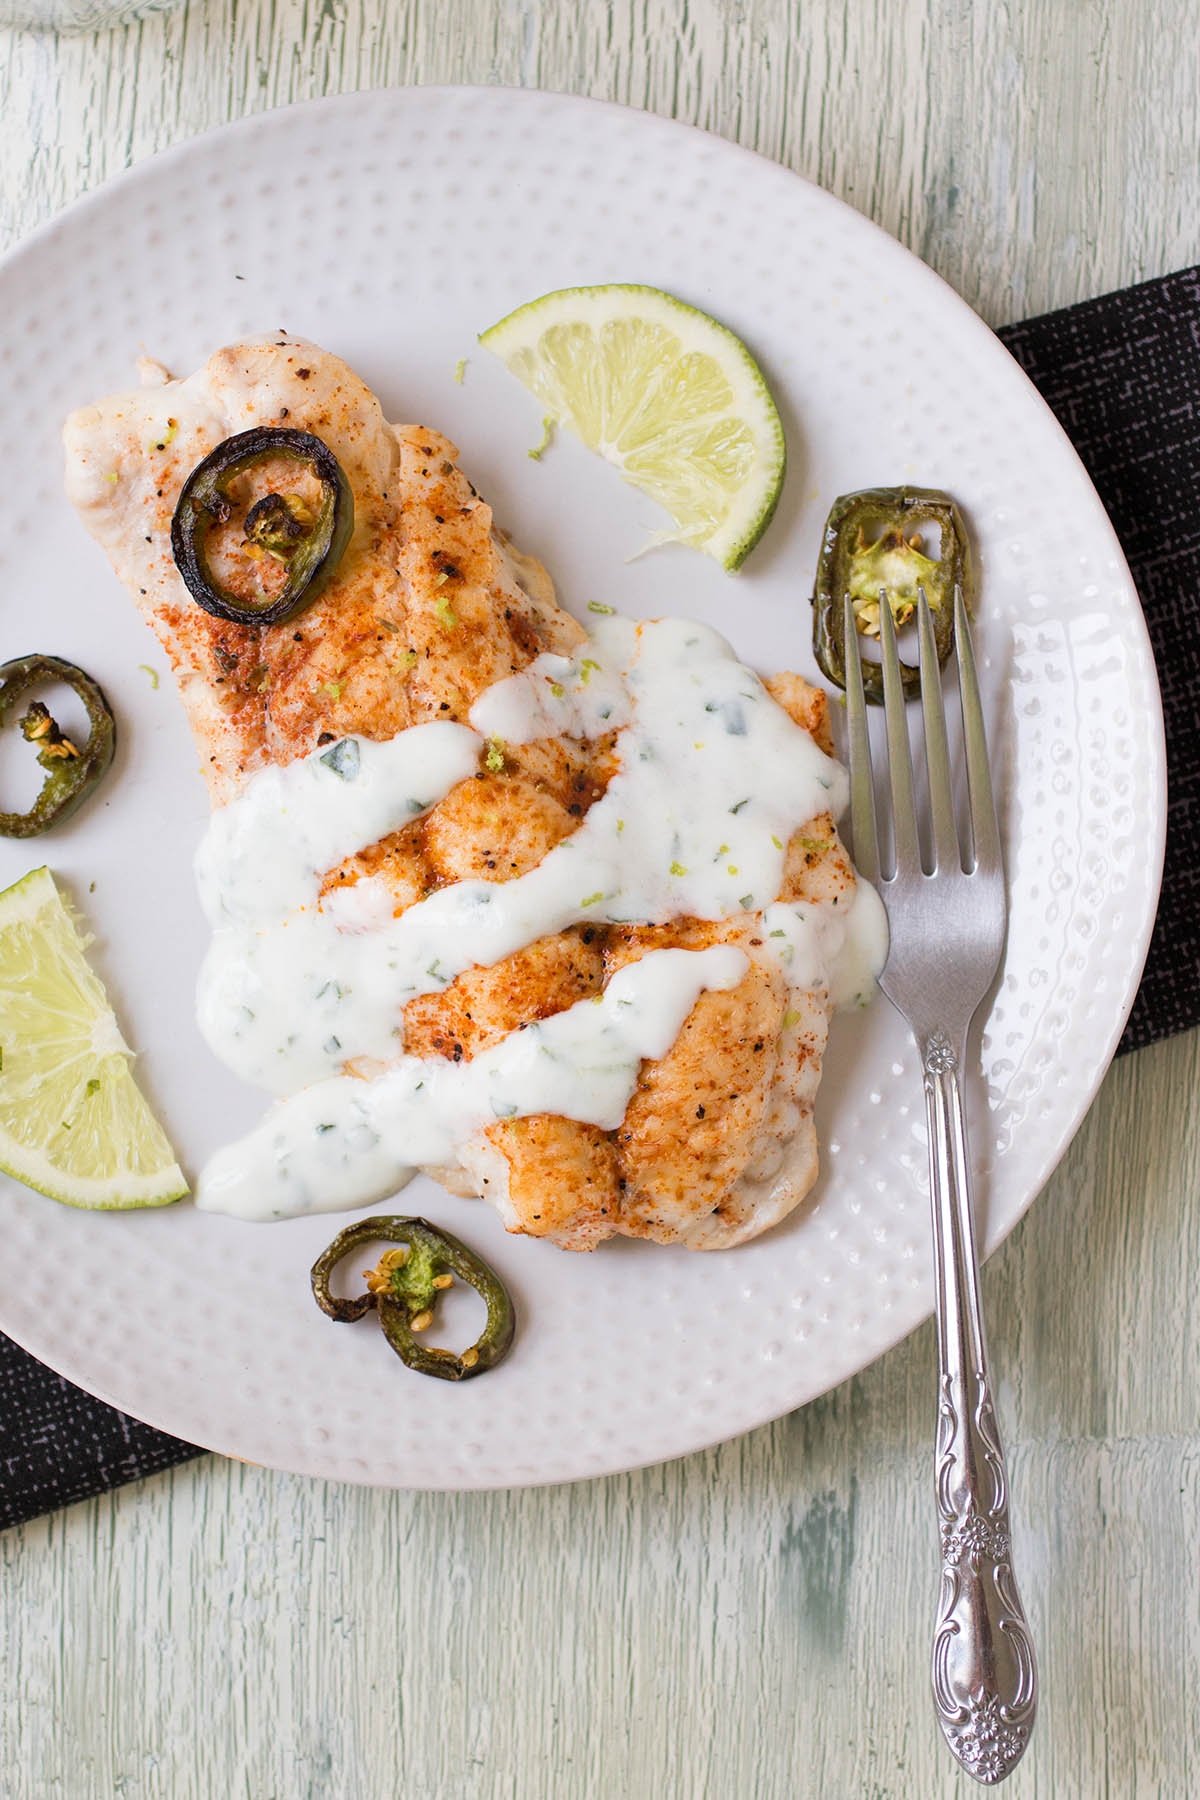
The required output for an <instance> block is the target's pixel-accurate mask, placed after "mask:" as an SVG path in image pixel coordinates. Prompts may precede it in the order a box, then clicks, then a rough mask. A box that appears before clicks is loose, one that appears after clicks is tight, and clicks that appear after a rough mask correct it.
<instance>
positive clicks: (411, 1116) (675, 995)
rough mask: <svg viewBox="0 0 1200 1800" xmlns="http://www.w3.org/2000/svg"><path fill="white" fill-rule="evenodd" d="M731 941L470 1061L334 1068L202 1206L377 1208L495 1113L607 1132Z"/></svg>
mask: <svg viewBox="0 0 1200 1800" xmlns="http://www.w3.org/2000/svg"><path fill="white" fill-rule="evenodd" d="M745 972H746V957H745V956H744V954H743V953H742V951H740V950H737V949H735V948H734V947H733V946H732V945H729V944H720V945H714V946H713V947H712V948H711V949H708V950H699V951H690V950H655V951H652V952H651V954H650V955H649V956H646V957H644V958H643V959H642V961H641V962H639V963H631V964H629V965H628V966H627V967H626V968H624V969H620V970H618V972H617V973H616V974H615V975H614V976H613V978H612V980H611V981H610V982H609V984H608V986H607V987H606V988H605V990H604V992H603V993H602V994H597V995H596V996H595V998H594V999H591V1000H580V1001H578V1002H577V1004H576V1005H574V1006H572V1007H570V1008H568V1010H567V1011H566V1012H561V1013H556V1014H555V1015H554V1017H553V1018H550V1019H543V1020H542V1021H540V1022H538V1023H534V1024H532V1025H528V1026H526V1027H525V1028H524V1029H523V1030H520V1031H514V1032H512V1033H511V1034H510V1035H509V1036H508V1037H506V1038H502V1039H501V1040H500V1042H499V1043H498V1044H493V1045H492V1047H491V1049H490V1050H485V1051H483V1052H482V1053H481V1054H480V1055H479V1056H477V1057H475V1058H474V1060H473V1061H471V1062H461V1063H453V1062H449V1061H448V1060H446V1059H445V1058H442V1057H429V1058H425V1057H419V1056H404V1057H401V1059H400V1060H399V1062H397V1063H396V1064H395V1066H394V1067H392V1068H390V1069H388V1070H387V1072H386V1073H385V1074H383V1075H379V1076H377V1077H376V1078H375V1079H374V1080H373V1081H357V1080H355V1079H354V1077H353V1076H349V1075H335V1076H333V1077H332V1078H331V1079H330V1080H327V1081H319V1082H317V1083H316V1084H315V1085H314V1086H312V1087H309V1088H305V1089H304V1090H303V1091H302V1092H301V1093H299V1094H295V1095H293V1096H292V1098H291V1099H290V1100H281V1101H279V1102H278V1103H277V1104H276V1105H275V1106H274V1107H273V1108H272V1109H271V1111H270V1112H269V1113H268V1114H267V1116H266V1118H265V1119H264V1120H263V1122H262V1124H261V1125H259V1126H258V1127H257V1129H256V1130H255V1131H252V1132H251V1133H250V1135H249V1136H248V1137H246V1138H243V1139H242V1141H241V1142H240V1143H237V1144H232V1145H231V1146H230V1147H229V1148H228V1149H227V1150H221V1151H219V1152H218V1153H217V1155H216V1156H215V1157H213V1159H212V1160H211V1162H210V1163H209V1164H208V1166H207V1168H206V1169H205V1171H204V1175H203V1179H202V1181H201V1185H200V1192H199V1194H198V1196H197V1199H198V1204H199V1205H201V1206H203V1207H205V1208H207V1209H208V1210H210V1211H214V1212H230V1213H236V1214H237V1215H238V1217H240V1218H243V1219H259V1220H266V1219H279V1218H292V1217H294V1216H295V1215H297V1214H298V1213H315V1212H340V1211H341V1210H342V1209H343V1208H345V1207H351V1206H363V1205H369V1204H370V1203H371V1202H372V1201H375V1200H380V1199H382V1198H383V1197H384V1196H385V1195H387V1194H392V1193H395V1191H396V1189H397V1188H400V1187H403V1185H404V1183H405V1182H406V1181H408V1180H409V1179H410V1178H411V1177H412V1176H413V1175H414V1174H415V1173H416V1171H417V1170H418V1169H420V1168H439V1167H445V1166H446V1165H447V1164H452V1163H453V1162H454V1161H455V1160H456V1157H457V1154H458V1151H459V1149H460V1148H461V1147H462V1145H463V1144H464V1143H467V1142H469V1141H470V1140H471V1139H472V1138H474V1137H476V1136H477V1135H478V1134H479V1133H480V1132H482V1130H483V1129H484V1127H485V1126H487V1125H491V1124H494V1123H495V1121H496V1120H497V1119H511V1118H517V1117H524V1116H527V1115H528V1114H530V1113H562V1114H564V1115H565V1116H566V1117H567V1118H572V1119H579V1120H582V1121H583V1122H584V1123H586V1124H591V1125H598V1126H600V1127H601V1129H603V1130H605V1131H613V1130H615V1129H616V1127H617V1126H618V1125H619V1124H620V1123H621V1120H622V1118H623V1117H624V1115H625V1108H626V1106H627V1105H628V1104H629V1100H630V1096H631V1095H632V1093H633V1091H634V1088H635V1087H636V1086H637V1078H638V1069H639V1067H640V1066H641V1063H642V1060H643V1058H645V1057H659V1056H665V1055H666V1053H667V1051H668V1050H669V1049H670V1048H671V1045H672V1044H673V1043H674V1042H675V1039H676V1037H677V1036H678V1034H679V1030H680V1027H681V1026H682V1024H683V1022H684V1020H685V1019H686V1018H687V1016H688V1014H689V1013H690V1012H691V1010H692V1007H693V1006H694V1005H695V1004H696V1001H697V1000H698V999H699V997H700V994H701V993H702V992H703V990H704V989H705V988H731V987H736V986H737V984H738V982H739V981H740V980H741V979H742V976H743V975H744V974H745Z"/></svg>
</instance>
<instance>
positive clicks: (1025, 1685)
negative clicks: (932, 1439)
mask: <svg viewBox="0 0 1200 1800" xmlns="http://www.w3.org/2000/svg"><path fill="white" fill-rule="evenodd" d="M923 1063H924V1071H925V1097H926V1107H927V1111H928V1118H929V1143H930V1152H931V1155H930V1173H931V1185H932V1202H933V1217H934V1231H935V1234H936V1236H937V1238H938V1247H939V1252H940V1254H939V1256H938V1259H937V1261H938V1271H939V1274H938V1280H939V1285H940V1286H941V1288H942V1302H943V1303H942V1305H941V1306H939V1308H938V1394H939V1407H938V1433H937V1450H936V1478H935V1490H936V1497H937V1510H938V1520H939V1524H940V1529H941V1590H940V1595H939V1600H938V1611H937V1621H936V1624H935V1627H934V1635H933V1657H932V1671H931V1672H932V1679H933V1695H934V1704H935V1706H936V1708H937V1715H938V1722H939V1723H940V1725H941V1728H942V1731H943V1732H944V1734H945V1736H946V1740H947V1742H948V1743H949V1745H950V1748H951V1750H952V1751H953V1752H954V1754H955V1756H956V1757H957V1758H958V1760H959V1762H960V1763H962V1765H963V1767H964V1768H965V1769H966V1770H967V1771H968V1773H969V1774H971V1775H973V1776H974V1777H975V1779H976V1780H977V1781H980V1782H982V1783H984V1784H985V1785H989V1786H990V1785H992V1784H993V1783H995V1782H998V1781H1003V1779H1004V1777H1005V1776H1006V1775H1007V1774H1008V1773H1009V1772H1010V1770H1011V1769H1012V1768H1013V1767H1014V1765H1015V1764H1016V1763H1017V1762H1018V1761H1019V1760H1020V1758H1021V1756H1022V1755H1023V1753H1024V1751H1025V1747H1026V1745H1027V1744H1028V1742H1029V1734H1030V1731H1031V1730H1032V1727H1033V1720H1034V1714H1035V1712H1036V1709H1037V1676H1036V1663H1035V1660H1034V1652H1033V1642H1032V1638H1031V1636H1030V1632H1029V1627H1028V1624H1027V1623H1026V1619H1025V1613H1024V1610H1023V1608H1022V1605H1021V1599H1020V1595H1019V1594H1018V1592H1017V1585H1016V1580H1015V1577H1014V1575H1013V1568H1012V1550H1011V1537H1010V1533H1009V1524H1008V1475H1007V1471H1006V1468H1005V1462H1004V1451H1003V1449H1002V1447H1001V1443H1000V1436H999V1431H998V1429H997V1425H996V1415H995V1411H994V1409H993V1406H992V1396H991V1384H990V1379H989V1376H988V1367H987V1350H986V1346H985V1344H984V1338H983V1324H982V1317H981V1313H980V1308H979V1297H978V1287H977V1281H976V1279H975V1270H976V1267H977V1264H976V1258H975V1251H974V1245H973V1242H972V1241H971V1239H972V1236H973V1218H972V1208H971V1197H970V1189H969V1183H968V1176H967V1162H966V1145H965V1136H964V1131H963V1121H962V1097H961V1087H960V1082H959V1071H960V1067H961V1064H960V1058H959V1054H958V1052H957V1051H956V1050H955V1048H954V1046H953V1045H952V1044H951V1042H950V1040H949V1038H948V1037H947V1036H946V1035H945V1033H943V1032H934V1033H933V1034H932V1035H931V1036H930V1037H929V1038H928V1039H927V1040H926V1042H925V1044H924V1046H923ZM955 1265H957V1270H958V1277H957V1279H955V1276H954V1269H955Z"/></svg>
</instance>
